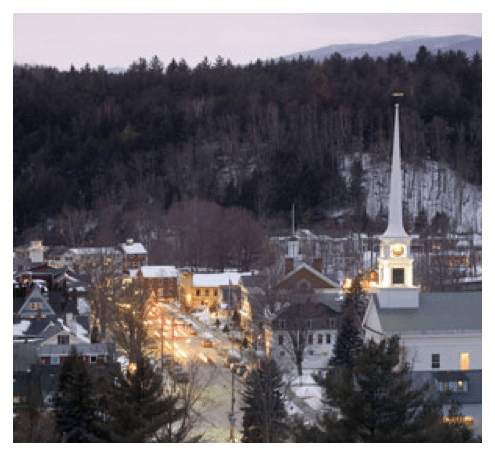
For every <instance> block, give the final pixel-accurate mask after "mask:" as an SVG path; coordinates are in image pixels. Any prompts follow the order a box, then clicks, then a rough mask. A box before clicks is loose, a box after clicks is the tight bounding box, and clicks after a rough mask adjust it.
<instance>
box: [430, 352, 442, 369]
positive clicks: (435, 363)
mask: <svg viewBox="0 0 495 456" xmlns="http://www.w3.org/2000/svg"><path fill="white" fill-rule="evenodd" d="M431 368H432V369H440V355H439V354H438V353H435V354H433V355H431Z"/></svg>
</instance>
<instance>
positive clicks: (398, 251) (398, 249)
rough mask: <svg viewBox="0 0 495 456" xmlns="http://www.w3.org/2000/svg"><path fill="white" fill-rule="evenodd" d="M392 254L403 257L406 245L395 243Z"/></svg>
mask: <svg viewBox="0 0 495 456" xmlns="http://www.w3.org/2000/svg"><path fill="white" fill-rule="evenodd" d="M392 255H393V256H394V257H401V256H402V255H404V246H403V245H402V244H394V245H393V246H392Z"/></svg>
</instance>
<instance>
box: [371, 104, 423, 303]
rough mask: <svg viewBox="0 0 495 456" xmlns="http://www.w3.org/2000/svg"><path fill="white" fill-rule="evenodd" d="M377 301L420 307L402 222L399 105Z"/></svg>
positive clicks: (406, 235) (381, 245)
mask: <svg viewBox="0 0 495 456" xmlns="http://www.w3.org/2000/svg"><path fill="white" fill-rule="evenodd" d="M378 276H379V277H378V286H377V289H376V291H377V292H378V299H379V301H380V306H381V307H389V308H412V307H417V306H418V305H419V288H418V287H416V286H415V285H414V284H413V259H412V256H411V238H410V237H409V235H408V234H407V233H406V230H405V229H404V224H403V221H402V172H401V162H400V138H399V104H398V103H397V104H396V105H395V120H394V137H393V148H392V170H391V174H390V195H389V206H388V226H387V229H386V231H385V233H383V234H382V235H381V237H380V256H379V257H378Z"/></svg>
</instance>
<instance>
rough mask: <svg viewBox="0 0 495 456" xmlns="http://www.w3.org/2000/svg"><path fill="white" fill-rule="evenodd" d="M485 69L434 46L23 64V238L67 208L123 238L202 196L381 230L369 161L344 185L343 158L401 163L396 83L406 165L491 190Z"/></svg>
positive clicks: (17, 187)
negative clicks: (407, 53) (404, 50)
mask: <svg viewBox="0 0 495 456" xmlns="http://www.w3.org/2000/svg"><path fill="white" fill-rule="evenodd" d="M481 67H482V62H481V56H480V55H479V54H476V55H475V56H474V57H473V58H472V59H468V58H467V57H466V55H465V54H464V53H462V52H449V53H438V54H436V55H432V54H430V53H429V52H428V50H427V49H425V48H424V47H422V48H420V49H419V50H418V53H417V55H416V59H415V60H414V61H406V60H405V59H404V58H403V57H402V56H401V55H400V54H395V55H390V56H389V57H388V58H387V59H382V58H377V59H372V58H370V57H368V56H366V55H365V56H364V57H362V58H355V59H352V60H351V59H349V60H346V59H344V58H342V57H341V56H340V55H338V54H334V55H333V56H332V57H331V58H329V59H326V60H325V61H323V62H322V63H316V62H314V61H312V60H303V59H302V58H301V59H299V60H293V61H286V60H280V61H269V62H261V61H257V62H255V63H253V64H250V65H247V66H243V67H240V66H233V65H232V64H231V63H230V61H228V60H227V61H225V60H224V59H223V58H221V57H219V58H218V59H217V60H216V61H215V62H209V61H207V60H206V59H205V60H204V61H203V62H202V63H200V64H199V65H197V66H196V67H195V68H190V67H189V66H188V65H187V63H186V62H185V61H180V62H176V61H175V60H173V61H171V62H170V63H168V64H167V65H165V64H164V63H162V62H161V61H160V60H159V59H158V58H157V57H156V56H155V57H153V58H152V59H150V60H149V61H147V60H145V59H144V58H140V59H139V60H137V61H136V62H134V63H133V64H132V65H131V66H130V67H129V68H128V70H127V71H126V72H125V73H123V74H110V73H108V72H106V71H105V69H104V68H103V67H99V68H97V69H93V68H90V67H89V65H87V66H86V67H85V68H82V69H80V70H76V69H74V68H72V69H71V71H67V72H61V71H58V70H57V69H54V68H44V67H29V66H14V76H13V83H14V92H13V94H14V100H13V105H14V117H13V126H14V128H13V130H14V131H13V135H14V151H13V161H14V169H13V176H14V241H21V240H23V234H25V233H26V230H28V229H30V228H32V227H34V226H36V225H38V226H44V227H46V226H48V225H50V224H51V225H52V226H53V224H55V225H56V224H57V220H61V218H63V217H65V219H68V218H71V219H72V220H79V219H80V222H79V223H80V225H81V226H82V225H84V223H83V220H84V219H85V220H88V219H92V220H95V223H98V222H101V220H103V219H104V218H105V217H106V218H107V219H108V218H109V217H110V220H107V222H106V223H107V228H110V231H112V230H111V228H115V229H114V232H115V233H117V232H118V229H120V230H121V231H122V230H123V228H122V226H123V220H124V219H125V217H126V214H129V213H132V212H133V211H134V212H135V211H136V210H137V208H142V207H144V206H146V207H148V206H149V207H152V208H153V211H157V212H159V213H164V212H166V211H167V210H168V209H169V208H170V206H171V205H172V203H173V202H176V201H187V200H190V199H193V198H198V199H201V200H207V201H211V202H216V203H218V204H220V205H222V206H226V207H228V206H241V207H243V208H246V209H248V210H250V211H251V212H252V213H253V214H254V215H255V217H256V218H258V219H259V220H262V221H268V220H273V219H277V218H278V219H280V218H281V219H282V220H284V217H285V218H286V219H287V220H289V213H290V209H291V207H292V204H294V205H295V207H296V211H297V213H298V214H300V217H301V218H302V220H304V222H305V223H306V224H307V225H312V224H316V223H320V224H323V225H324V224H325V223H326V221H327V217H328V216H329V215H330V214H332V213H335V211H336V210H338V209H344V208H351V209H352V214H353V215H352V217H351V218H350V219H349V220H348V222H349V223H352V224H353V227H354V228H356V229H360V228H361V227H362V226H361V225H363V224H367V226H368V228H369V226H373V224H372V222H373V221H374V218H375V217H376V210H373V211H370V210H369V208H368V213H367V212H366V197H365V196H366V195H365V187H364V176H363V172H362V168H361V169H360V165H359V163H358V161H354V162H353V163H354V165H353V169H352V170H351V172H350V174H349V173H348V174H349V176H348V178H346V173H345V166H344V165H345V163H346V158H347V160H349V157H356V154H357V155H358V156H362V155H363V154H366V156H367V157H370V160H371V161H372V162H385V163H386V162H387V161H389V154H390V147H391V133H392V127H393V125H392V121H393V110H392V100H391V96H390V94H391V92H392V91H394V90H401V91H404V92H405V94H406V96H405V98H404V99H403V101H402V108H401V136H402V156H403V160H404V161H405V163H406V164H407V165H411V166H413V167H414V166H418V165H421V166H424V164H425V163H426V161H427V160H430V161H433V162H440V163H442V164H445V165H447V166H448V167H449V169H450V170H451V171H452V172H454V173H456V176H457V177H458V178H459V179H461V180H463V181H466V182H468V183H470V184H472V185H474V186H478V187H481V161H482V152H481V139H482V138H481V82H482V81H481V79H482V78H481ZM109 208H113V212H112V211H110V209H109ZM78 217H79V218H78ZM47 221H50V223H48V225H47ZM370 223H371V225H370ZM124 234H125V233H119V236H120V235H122V236H123V235H124ZM131 234H132V233H131ZM60 235H61V236H62V238H63V236H64V232H63V230H60ZM121 239H122V237H119V240H121ZM62 241H64V239H60V242H62ZM81 242H82V240H81Z"/></svg>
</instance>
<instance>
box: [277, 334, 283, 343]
mask: <svg viewBox="0 0 495 456" xmlns="http://www.w3.org/2000/svg"><path fill="white" fill-rule="evenodd" d="M278 344H279V345H284V336H283V335H282V334H281V335H280V336H278Z"/></svg>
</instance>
